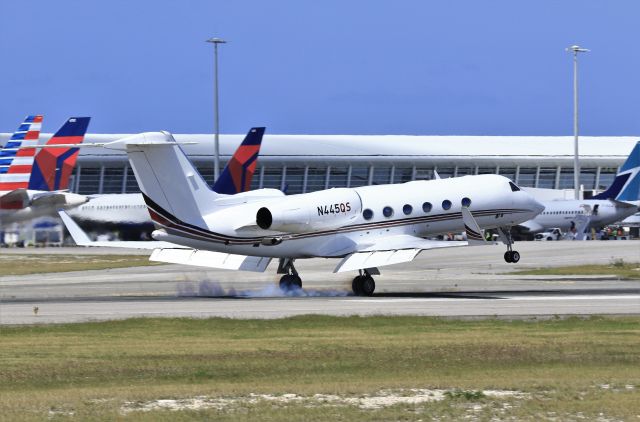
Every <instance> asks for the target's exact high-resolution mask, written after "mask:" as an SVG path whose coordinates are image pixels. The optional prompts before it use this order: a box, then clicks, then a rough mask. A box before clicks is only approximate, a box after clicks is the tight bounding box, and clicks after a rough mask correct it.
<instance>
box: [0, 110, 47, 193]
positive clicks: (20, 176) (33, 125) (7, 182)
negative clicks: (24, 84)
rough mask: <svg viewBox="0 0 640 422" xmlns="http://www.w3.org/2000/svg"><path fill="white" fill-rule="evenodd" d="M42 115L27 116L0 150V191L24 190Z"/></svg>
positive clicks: (31, 165) (27, 182) (29, 174)
mask: <svg viewBox="0 0 640 422" xmlns="http://www.w3.org/2000/svg"><path fill="white" fill-rule="evenodd" d="M41 126H42V115H34V116H27V118H26V119H25V120H24V122H23V123H22V124H21V125H20V127H19V128H18V130H17V131H16V132H14V134H13V136H11V139H9V141H7V143H6V145H5V146H4V147H3V148H2V149H0V191H12V190H15V189H26V188H28V186H29V178H30V176H31V169H32V167H33V161H34V156H35V153H36V150H35V148H25V147H29V146H35V145H37V144H38V138H39V137H40V128H41Z"/></svg>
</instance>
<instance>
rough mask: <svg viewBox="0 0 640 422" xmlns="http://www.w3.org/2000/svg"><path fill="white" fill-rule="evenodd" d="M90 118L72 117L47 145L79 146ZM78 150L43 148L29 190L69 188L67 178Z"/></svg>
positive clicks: (36, 161) (74, 162) (36, 159)
mask: <svg viewBox="0 0 640 422" xmlns="http://www.w3.org/2000/svg"><path fill="white" fill-rule="evenodd" d="M90 120H91V118H90V117H72V118H70V119H69V120H67V122H66V123H65V124H64V125H62V127H61V128H60V129H59V130H58V132H56V134H55V135H53V137H52V138H51V139H49V141H48V142H47V145H58V144H80V143H82V141H83V140H84V135H85V133H86V132H87V127H88V126H89V121H90ZM78 151H79V150H78V148H45V149H43V150H42V151H40V152H39V153H38V155H36V158H35V163H34V166H33V172H32V173H31V179H29V189H34V190H43V191H54V190H63V189H67V188H68V187H69V177H70V176H71V172H72V171H73V168H74V167H75V165H76V159H77V158H78Z"/></svg>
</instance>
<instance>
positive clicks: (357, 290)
mask: <svg viewBox="0 0 640 422" xmlns="http://www.w3.org/2000/svg"><path fill="white" fill-rule="evenodd" d="M362 277H363V276H361V275H358V276H356V277H355V278H354V279H353V282H351V290H353V294H354V295H356V296H361V295H362Z"/></svg>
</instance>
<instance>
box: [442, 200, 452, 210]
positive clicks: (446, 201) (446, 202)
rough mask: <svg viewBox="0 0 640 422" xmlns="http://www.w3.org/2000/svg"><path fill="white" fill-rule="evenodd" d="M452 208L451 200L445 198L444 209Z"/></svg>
mask: <svg viewBox="0 0 640 422" xmlns="http://www.w3.org/2000/svg"><path fill="white" fill-rule="evenodd" d="M450 208H451V201H449V200H448V199H445V200H444V201H442V209H443V210H448V209H450Z"/></svg>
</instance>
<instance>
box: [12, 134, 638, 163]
mask: <svg viewBox="0 0 640 422" xmlns="http://www.w3.org/2000/svg"><path fill="white" fill-rule="evenodd" d="M4 135H5V134H3V136H0V139H5V137H4ZM7 136H8V135H7ZM49 136H50V135H48V134H43V135H42V136H41V139H43V140H44V139H47V138H48V137H49ZM125 136H130V134H87V136H86V139H85V143H90V142H91V143H93V142H109V141H113V140H116V139H119V138H122V137H125ZM174 137H175V138H176V140H177V141H194V142H197V144H196V145H186V146H185V147H184V149H185V151H186V152H187V154H188V155H189V156H191V157H192V158H196V159H198V158H201V159H207V160H209V159H210V157H211V156H212V155H213V135H208V134H174ZM243 138H244V135H243V134H241V135H220V154H221V156H222V158H223V159H227V158H228V157H230V156H231V155H232V154H233V152H234V151H235V149H236V148H237V146H238V145H239V143H240V142H241V141H242V139H243ZM638 140H639V138H637V137H630V136H625V137H614V136H612V137H607V136H581V137H580V144H579V149H580V159H581V162H582V163H583V165H601V166H618V165H620V164H621V163H622V162H623V161H624V160H625V159H626V157H627V155H628V154H629V153H630V152H631V150H632V149H633V146H634V145H635V144H636V142H638ZM41 142H44V141H41ZM113 159H116V160H120V159H124V156H123V155H122V153H121V152H118V151H113V150H106V149H103V148H87V149H83V150H81V156H80V162H84V161H97V160H107V161H110V160H113ZM354 159H356V160H358V161H368V162H377V161H402V162H406V161H411V162H430V163H431V162H433V163H435V164H438V163H447V162H456V163H458V164H460V163H468V164H476V165H483V164H484V165H501V164H502V165H504V164H507V163H509V164H530V165H531V164H533V163H536V164H537V165H549V166H555V165H569V163H572V160H573V136H407V135H265V137H264V139H263V142H262V148H261V151H260V160H261V161H266V162H269V161H277V162H297V163H299V162H320V161H321V162H335V161H351V162H352V161H354Z"/></svg>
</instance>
